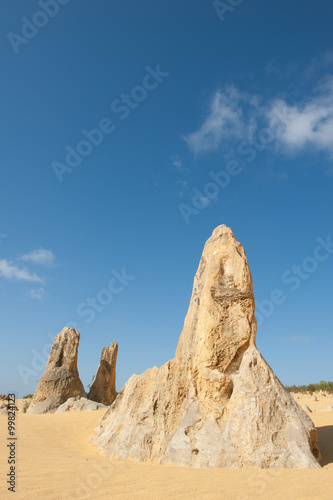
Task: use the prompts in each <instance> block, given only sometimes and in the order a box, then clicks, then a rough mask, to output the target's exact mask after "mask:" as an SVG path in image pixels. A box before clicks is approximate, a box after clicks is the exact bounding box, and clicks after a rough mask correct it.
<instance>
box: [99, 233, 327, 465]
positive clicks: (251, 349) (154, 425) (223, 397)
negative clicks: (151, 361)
mask: <svg viewBox="0 0 333 500" xmlns="http://www.w3.org/2000/svg"><path fill="white" fill-rule="evenodd" d="M161 286H162V285H161ZM254 307H255V306H254V296H253V290H252V278H251V274H250V270H249V266H248V262H247V258H246V255H245V252H244V249H243V247H242V245H241V244H240V243H238V242H237V241H236V240H235V238H234V235H233V233H232V231H231V230H230V229H229V228H228V227H226V226H224V225H223V226H219V227H218V228H216V229H215V231H214V232H213V235H212V236H211V238H209V240H208V241H207V242H206V245H205V248H204V251H203V254H202V257H201V260H200V264H199V268H198V271H197V273H196V276H195V278H194V285H193V292H192V297H191V301H190V305H189V310H188V313H187V316H186V319H185V323H184V328H183V331H182V333H181V336H180V339H179V343H178V347H177V351H176V355H175V358H174V359H172V360H171V361H168V362H167V363H165V364H164V365H163V366H161V367H160V368H156V367H153V368H151V369H149V370H147V371H146V372H145V373H143V374H142V375H133V376H132V377H131V378H130V379H129V380H128V382H127V383H126V384H125V386H124V388H123V390H122V391H121V392H120V393H119V394H118V396H117V398H116V399H115V401H114V403H113V404H112V406H111V407H110V408H109V409H108V410H107V411H106V413H105V414H104V416H103V417H102V419H101V421H100V425H99V427H98V428H97V429H96V432H95V436H94V442H95V444H96V446H97V448H98V449H99V451H100V452H102V453H103V454H104V455H107V456H110V457H114V458H117V459H121V460H133V461H137V462H155V463H160V464H174V465H187V466H193V467H230V468H236V467H260V468H274V467H288V468H291V467H296V468H319V467H320V466H319V464H318V461H317V459H319V457H320V453H319V450H318V447H317V431H316V429H315V428H314V425H313V422H312V421H311V419H310V417H309V416H308V415H307V414H306V413H305V412H304V410H302V408H300V406H299V405H298V403H296V401H295V400H294V399H293V397H292V396H291V395H290V394H289V393H288V392H287V391H286V389H285V388H284V387H283V385H282V384H281V382H280V381H279V380H278V378H277V377H276V376H275V375H274V373H273V371H272V369H271V368H270V366H269V365H268V364H267V363H266V362H265V360H264V359H263V357H262V356H261V354H260V353H259V351H258V349H257V348H256V346H255V336H256V320H255V316H254Z"/></svg>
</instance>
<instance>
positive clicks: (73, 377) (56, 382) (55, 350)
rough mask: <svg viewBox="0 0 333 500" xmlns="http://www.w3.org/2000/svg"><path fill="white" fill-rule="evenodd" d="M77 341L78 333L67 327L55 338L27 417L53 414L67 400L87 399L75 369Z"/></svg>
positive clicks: (78, 338)
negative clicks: (29, 414) (71, 398)
mask: <svg viewBox="0 0 333 500" xmlns="http://www.w3.org/2000/svg"><path fill="white" fill-rule="evenodd" d="M79 341H80V334H79V332H78V331H77V330H75V329H74V328H70V327H69V328H64V329H63V330H62V331H61V332H60V333H59V334H58V335H57V336H56V338H55V339H54V342H53V344H52V348H51V352H50V355H49V359H48V361H47V365H46V368H45V371H44V373H43V375H42V378H41V379H40V381H39V384H38V386H37V389H36V392H35V394H34V397H33V399H32V401H31V404H30V406H29V408H28V410H27V413H53V412H54V411H55V410H56V409H57V408H58V407H59V406H60V405H61V404H62V403H64V402H65V401H67V399H68V398H70V397H85V396H86V392H85V390H84V387H83V384H82V382H81V380H80V377H79V372H78V369H77V355H78V347H79Z"/></svg>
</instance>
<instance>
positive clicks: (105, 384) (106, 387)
mask: <svg viewBox="0 0 333 500" xmlns="http://www.w3.org/2000/svg"><path fill="white" fill-rule="evenodd" d="M117 354H118V344H117V342H112V344H111V345H110V347H104V349H103V350H102V355H101V361H100V363H99V367H98V370H97V373H96V377H95V379H94V382H93V384H92V386H91V388H90V392H89V394H88V398H89V399H91V400H92V401H97V402H98V403H103V404H105V405H107V406H109V405H111V404H112V403H113V401H114V400H115V399H116V396H117V392H116V363H117Z"/></svg>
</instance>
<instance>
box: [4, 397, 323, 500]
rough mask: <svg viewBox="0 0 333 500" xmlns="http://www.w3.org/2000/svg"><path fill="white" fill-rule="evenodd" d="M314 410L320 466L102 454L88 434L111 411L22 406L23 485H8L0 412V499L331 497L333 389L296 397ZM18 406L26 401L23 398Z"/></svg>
mask: <svg viewBox="0 0 333 500" xmlns="http://www.w3.org/2000/svg"><path fill="white" fill-rule="evenodd" d="M295 398H296V399H297V402H298V403H299V404H300V405H301V406H303V404H307V405H308V406H309V407H310V408H311V409H312V410H313V413H311V418H312V419H313V421H314V423H315V425H316V427H317V428H318V437H319V446H320V449H321V452H322V455H323V461H322V466H323V467H322V469H320V470H295V469H294V470H290V469H282V470H257V469H252V470H249V469H242V470H235V469H232V470H231V469H193V468H188V467H174V466H165V465H163V466H162V465H150V464H136V463H129V462H120V461H114V460H110V459H108V458H105V457H102V456H100V455H99V454H98V453H97V452H96V450H95V448H94V446H93V445H92V444H91V443H90V441H89V439H90V437H91V435H92V431H93V429H94V428H95V427H96V426H97V424H98V421H99V419H100V418H101V416H102V415H103V412H104V410H98V411H95V412H87V411H86V412H81V413H80V412H78V413H65V414H50V415H26V414H24V413H21V412H17V419H16V423H17V438H18V440H17V457H18V460H17V486H16V493H15V494H13V493H11V492H8V491H7V485H6V474H7V472H8V470H7V469H8V465H7V449H6V444H7V442H6V437H7V429H6V426H7V417H6V415H0V437H1V442H0V456H1V459H0V462H1V475H0V476H1V477H0V498H15V499H17V500H19V499H25V500H27V499H29V500H30V499H47V500H58V499H82V500H85V499H105V498H112V499H117V500H118V499H131V500H135V499H145V500H149V499H154V500H155V499H158V500H159V499H164V498H165V499H185V498H186V499H189V498H191V499H192V498H193V499H200V500H208V499H235V500H246V499H257V498H267V499H275V498H279V499H280V498H281V499H319V498H320V499H327V500H332V498H333V411H327V406H328V404H329V403H333V396H327V397H323V396H321V397H320V396H318V401H315V400H314V399H313V398H312V397H311V396H310V395H302V396H298V395H297V396H295ZM17 404H18V406H19V407H21V406H22V405H23V400H18V403H17Z"/></svg>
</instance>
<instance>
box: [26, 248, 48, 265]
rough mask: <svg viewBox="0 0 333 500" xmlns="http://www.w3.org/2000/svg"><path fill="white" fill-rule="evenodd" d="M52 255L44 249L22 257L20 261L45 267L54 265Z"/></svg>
mask: <svg viewBox="0 0 333 500" xmlns="http://www.w3.org/2000/svg"><path fill="white" fill-rule="evenodd" d="M54 259H55V257H54V255H53V253H52V252H51V250H46V249H45V248H39V249H38V250H34V251H33V252H31V253H27V254H25V255H22V257H21V259H20V260H24V261H25V262H32V263H33V264H42V265H45V266H51V265H53V263H54Z"/></svg>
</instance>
